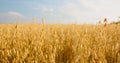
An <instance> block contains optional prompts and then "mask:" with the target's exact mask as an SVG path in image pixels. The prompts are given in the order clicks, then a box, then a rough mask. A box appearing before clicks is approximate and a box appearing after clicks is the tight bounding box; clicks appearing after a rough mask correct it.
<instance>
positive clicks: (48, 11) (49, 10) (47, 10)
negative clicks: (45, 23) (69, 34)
mask: <svg viewBox="0 0 120 63" xmlns="http://www.w3.org/2000/svg"><path fill="white" fill-rule="evenodd" d="M33 9H34V10H37V11H39V12H42V13H43V14H46V15H51V16H53V15H54V8H52V7H48V6H39V7H36V8H33Z"/></svg>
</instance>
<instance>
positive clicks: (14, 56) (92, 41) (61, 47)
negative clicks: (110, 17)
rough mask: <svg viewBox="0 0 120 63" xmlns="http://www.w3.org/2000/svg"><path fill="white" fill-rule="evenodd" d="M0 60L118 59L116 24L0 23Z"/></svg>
mask: <svg viewBox="0 0 120 63" xmlns="http://www.w3.org/2000/svg"><path fill="white" fill-rule="evenodd" d="M0 63H120V24H118V25H115V24H111V25H107V26H106V27H104V26H103V25H77V24H64V25H63V24H0Z"/></svg>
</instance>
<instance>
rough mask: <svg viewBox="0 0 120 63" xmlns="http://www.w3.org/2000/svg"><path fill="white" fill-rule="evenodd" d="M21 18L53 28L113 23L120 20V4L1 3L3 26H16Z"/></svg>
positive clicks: (116, 0)
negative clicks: (56, 26) (9, 24)
mask: <svg viewBox="0 0 120 63" xmlns="http://www.w3.org/2000/svg"><path fill="white" fill-rule="evenodd" d="M18 16H20V17H21V22H32V18H33V17H34V19H38V21H39V23H40V22H41V19H42V17H43V18H44V19H45V22H46V23H50V24H54V23H57V24H59V23H60V24H61V23H62V24H64V23H65V24H66V23H78V24H85V23H86V24H95V23H97V22H98V21H102V22H103V20H104V18H108V22H112V21H117V20H118V17H119V16H120V0H0V23H16V22H17V21H18V19H17V17H18Z"/></svg>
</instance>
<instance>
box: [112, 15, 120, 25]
mask: <svg viewBox="0 0 120 63" xmlns="http://www.w3.org/2000/svg"><path fill="white" fill-rule="evenodd" d="M110 24H120V16H119V20H118V21H116V22H111V23H110Z"/></svg>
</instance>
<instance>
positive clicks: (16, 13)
mask: <svg viewBox="0 0 120 63" xmlns="http://www.w3.org/2000/svg"><path fill="white" fill-rule="evenodd" d="M8 15H9V16H20V17H23V15H22V14H21V13H19V12H14V11H9V12H8Z"/></svg>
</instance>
